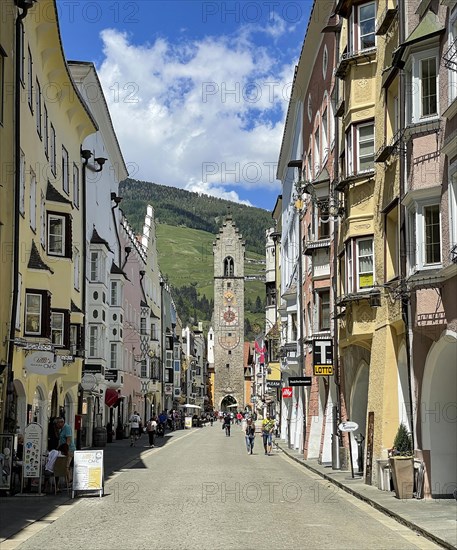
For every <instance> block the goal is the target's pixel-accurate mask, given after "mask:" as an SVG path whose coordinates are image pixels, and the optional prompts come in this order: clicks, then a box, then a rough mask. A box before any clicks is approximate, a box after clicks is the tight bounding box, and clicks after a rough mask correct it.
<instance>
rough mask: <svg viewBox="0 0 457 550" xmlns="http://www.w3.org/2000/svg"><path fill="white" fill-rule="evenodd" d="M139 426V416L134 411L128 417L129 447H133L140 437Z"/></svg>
mask: <svg viewBox="0 0 457 550" xmlns="http://www.w3.org/2000/svg"><path fill="white" fill-rule="evenodd" d="M140 424H141V416H140V415H139V414H138V413H137V411H135V412H134V413H133V414H132V416H131V417H130V447H133V446H134V445H135V441H136V440H137V439H138V438H139V437H140Z"/></svg>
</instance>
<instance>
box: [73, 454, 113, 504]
mask: <svg viewBox="0 0 457 550" xmlns="http://www.w3.org/2000/svg"><path fill="white" fill-rule="evenodd" d="M104 486H105V483H104V479H103V451H99V450H96V451H75V455H74V465H73V489H72V493H71V498H75V492H76V491H78V492H87V491H90V492H94V491H96V492H98V493H99V496H100V497H102V496H103V494H104Z"/></svg>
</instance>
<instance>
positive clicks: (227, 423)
mask: <svg viewBox="0 0 457 550" xmlns="http://www.w3.org/2000/svg"><path fill="white" fill-rule="evenodd" d="M231 423H232V417H231V415H230V413H227V414H226V415H225V416H224V422H223V424H222V426H223V428H225V435H226V436H228V437H230V425H231Z"/></svg>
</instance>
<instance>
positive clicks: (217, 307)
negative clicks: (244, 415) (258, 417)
mask: <svg viewBox="0 0 457 550" xmlns="http://www.w3.org/2000/svg"><path fill="white" fill-rule="evenodd" d="M244 246H245V245H244V241H243V239H242V236H241V235H240V234H239V232H238V229H237V227H236V226H235V224H234V223H233V221H232V217H231V215H230V214H228V215H227V216H226V218H225V221H224V223H223V225H222V227H221V229H220V230H219V235H218V236H217V237H216V240H215V241H214V243H213V254H214V323H213V327H214V407H215V408H216V409H218V410H227V411H233V412H235V411H236V410H243V409H244V406H245V396H244V354H243V350H244ZM230 405H236V407H235V406H234V407H230Z"/></svg>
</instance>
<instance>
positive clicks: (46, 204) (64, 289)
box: [6, 0, 97, 438]
mask: <svg viewBox="0 0 457 550" xmlns="http://www.w3.org/2000/svg"><path fill="white" fill-rule="evenodd" d="M17 13H18V17H21V14H22V16H23V15H24V11H21V9H18V10H17ZM25 15H26V16H25V17H23V20H22V21H21V22H20V23H19V24H18V25H17V27H18V32H19V33H20V46H21V50H22V51H19V52H17V55H18V56H19V58H20V59H22V63H21V64H20V67H19V74H18V77H19V79H20V82H18V90H19V93H20V112H19V119H18V120H19V124H20V128H19V130H20V143H19V147H20V148H19V151H18V155H19V173H18V185H19V189H18V208H17V214H16V220H15V223H16V224H17V228H18V239H17V243H16V248H15V253H16V255H17V261H18V271H17V273H16V274H15V284H16V288H17V293H18V300H17V308H16V310H17V315H16V319H15V320H14V322H15V334H14V340H13V353H12V373H13V378H14V381H13V391H12V392H11V398H10V403H9V410H8V414H7V419H6V422H7V424H8V428H9V430H15V431H23V429H24V427H25V426H26V425H27V424H28V423H29V422H33V421H35V422H38V423H40V424H41V425H43V428H44V438H46V437H47V435H46V434H47V427H48V423H49V421H50V419H51V418H52V417H55V416H59V415H62V416H64V417H65V419H66V422H68V423H69V424H70V426H72V427H74V420H75V414H76V413H77V412H78V386H79V383H80V381H81V371H82V361H83V360H82V358H81V357H80V355H81V353H80V352H79V350H80V349H81V348H83V347H84V346H83V333H84V331H83V321H84V315H83V312H84V304H83V303H82V287H83V284H84V280H83V265H84V262H83V255H82V253H83V250H84V248H83V234H84V232H83V225H82V220H83V207H84V205H83V204H82V196H83V194H82V185H83V183H84V182H83V178H82V163H81V160H82V159H81V153H80V151H81V144H82V142H83V140H84V138H85V137H87V136H88V135H89V134H91V133H93V132H95V131H96V129H97V127H96V123H95V121H94V120H93V118H92V117H91V115H90V113H89V111H88V110H87V108H86V106H85V104H84V102H83V101H82V99H81V98H80V96H79V94H78V91H77V88H76V86H75V85H74V83H73V81H72V79H71V77H70V73H69V71H68V67H67V64H66V62H65V58H64V54H63V51H62V46H61V39H60V33H59V27H58V20H57V7H56V3H55V1H54V0H42V1H40V2H38V3H36V4H34V5H33V7H32V8H31V9H29V10H28V13H26V14H25ZM13 424H15V426H14V425H13Z"/></svg>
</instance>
